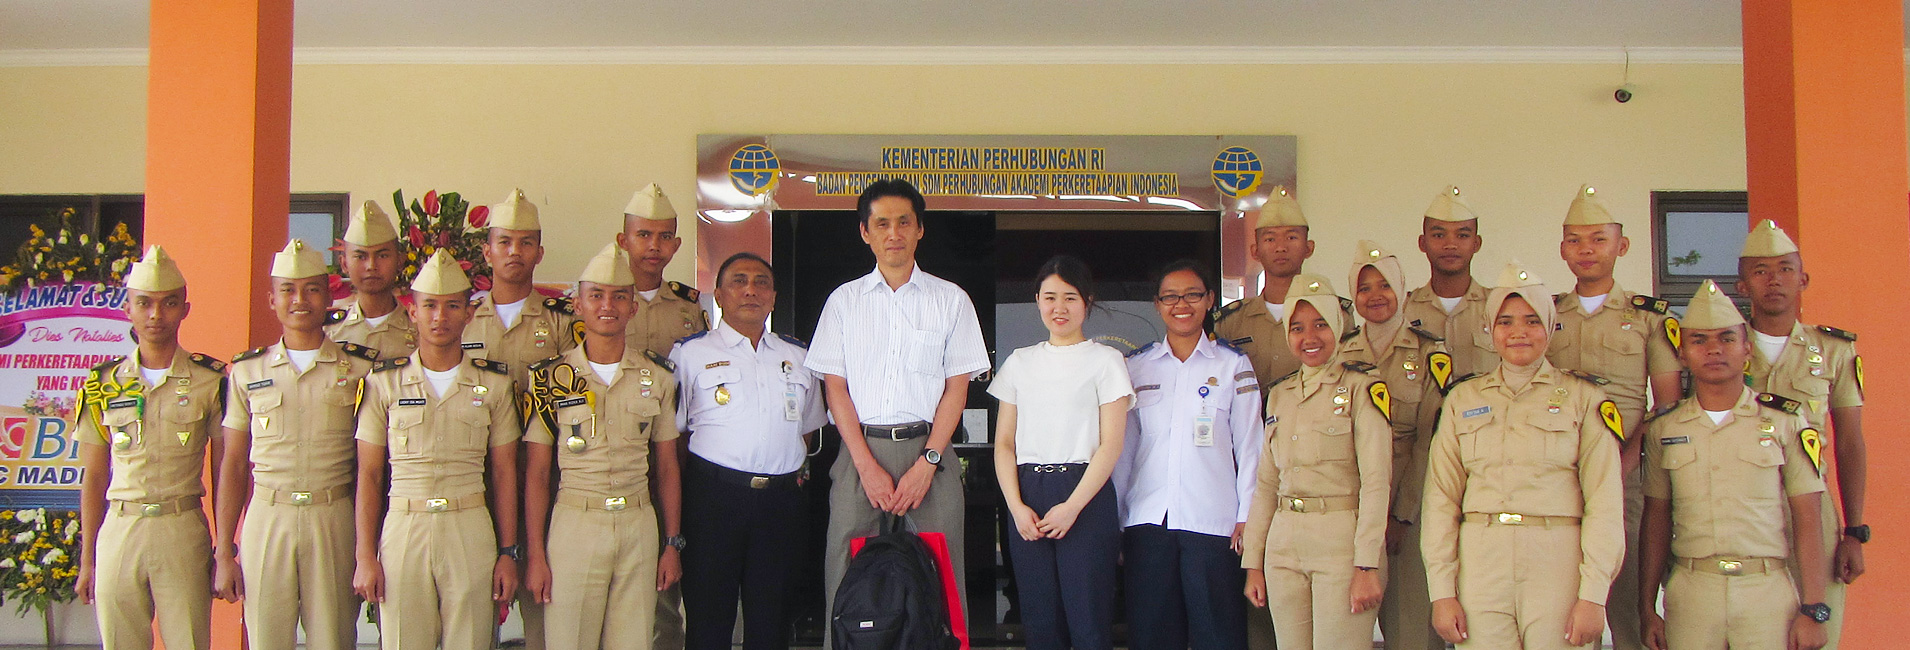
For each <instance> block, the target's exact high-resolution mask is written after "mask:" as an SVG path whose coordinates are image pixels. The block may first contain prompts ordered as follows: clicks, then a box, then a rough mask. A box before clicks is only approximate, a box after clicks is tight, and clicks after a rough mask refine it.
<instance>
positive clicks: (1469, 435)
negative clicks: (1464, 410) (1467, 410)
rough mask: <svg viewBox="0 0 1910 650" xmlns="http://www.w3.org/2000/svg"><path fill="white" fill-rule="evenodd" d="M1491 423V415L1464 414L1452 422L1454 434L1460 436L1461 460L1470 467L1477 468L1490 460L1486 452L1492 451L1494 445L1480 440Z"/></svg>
mask: <svg viewBox="0 0 1910 650" xmlns="http://www.w3.org/2000/svg"><path fill="white" fill-rule="evenodd" d="M1489 424H1492V416H1490V415H1475V416H1472V417H1463V416H1462V417H1460V418H1459V419H1458V420H1456V421H1454V422H1453V423H1452V432H1453V435H1455V436H1457V437H1458V438H1459V460H1460V462H1461V463H1463V464H1464V465H1465V466H1466V467H1467V468H1468V469H1476V468H1479V467H1482V466H1484V465H1485V464H1486V463H1488V462H1490V459H1488V458H1486V456H1485V453H1486V452H1487V451H1491V450H1492V446H1491V445H1485V444H1482V443H1481V442H1480V441H1481V440H1482V439H1483V438H1484V437H1485V430H1486V425H1489Z"/></svg>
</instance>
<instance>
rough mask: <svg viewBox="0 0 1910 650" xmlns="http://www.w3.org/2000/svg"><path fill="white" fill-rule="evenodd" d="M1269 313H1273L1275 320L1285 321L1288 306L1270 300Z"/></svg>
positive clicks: (1268, 304)
mask: <svg viewBox="0 0 1910 650" xmlns="http://www.w3.org/2000/svg"><path fill="white" fill-rule="evenodd" d="M1267 313H1269V314H1273V319H1274V320H1277V321H1285V320H1286V318H1287V306H1286V305H1285V304H1283V303H1277V302H1268V303H1267Z"/></svg>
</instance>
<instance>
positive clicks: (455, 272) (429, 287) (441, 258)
mask: <svg viewBox="0 0 1910 650" xmlns="http://www.w3.org/2000/svg"><path fill="white" fill-rule="evenodd" d="M411 290H412V291H416V292H418V293H423V294H430V295H433V296H455V295H462V294H464V293H465V292H467V291H470V290H471V278H469V277H466V276H465V275H464V269H462V268H460V267H459V266H458V261H457V260H456V259H453V258H452V257H451V254H450V253H446V252H444V249H442V248H440V249H438V252H435V253H432V254H431V259H429V260H426V261H425V263H424V267H423V268H420V269H418V277H416V278H412V280H411Z"/></svg>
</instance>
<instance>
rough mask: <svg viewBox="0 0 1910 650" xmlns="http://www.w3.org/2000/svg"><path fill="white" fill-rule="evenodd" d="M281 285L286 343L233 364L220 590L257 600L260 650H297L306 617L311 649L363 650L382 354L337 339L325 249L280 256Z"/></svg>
mask: <svg viewBox="0 0 1910 650" xmlns="http://www.w3.org/2000/svg"><path fill="white" fill-rule="evenodd" d="M271 278H272V280H271V287H270V289H271V295H272V298H271V308H272V312H273V314H275V315H277V316H278V319H279V324H280V326H281V327H282V328H283V335H282V338H280V339H279V342H278V343H277V344H275V345H271V346H268V347H263V348H253V349H252V350H249V351H246V352H243V353H241V354H239V356H238V357H236V358H234V359H233V360H232V370H231V378H232V379H231V383H230V391H229V395H228V396H227V400H226V411H225V423H224V424H225V432H224V437H225V457H224V458H223V460H222V462H223V463H224V468H223V469H224V471H223V472H222V474H221V476H220V479H219V480H220V483H219V499H218V501H219V510H218V514H219V516H218V523H219V525H218V537H217V544H216V547H215V549H214V551H215V552H214V554H213V555H214V558H215V560H216V569H215V570H214V572H213V581H212V583H213V589H214V590H215V591H216V592H218V593H219V595H220V596H221V597H223V598H225V599H226V600H228V601H233V600H238V599H239V598H240V597H242V596H243V597H244V598H245V600H246V603H245V605H246V606H245V631H246V640H247V642H248V643H247V645H248V646H249V647H252V648H258V649H260V650H269V649H274V648H283V649H285V650H291V648H292V647H293V646H294V645H297V643H298V626H299V623H300V621H301V620H302V621H303V622H304V624H305V642H306V645H307V646H308V647H310V648H312V649H313V650H318V649H321V648H326V649H332V650H349V649H350V648H355V647H357V645H358V625H357V621H355V620H354V619H355V618H356V613H357V611H358V599H357V597H356V596H354V595H353V594H352V588H351V577H352V569H353V568H354V567H353V563H352V534H353V531H352V498H351V497H352V477H353V472H354V470H356V469H357V460H356V457H355V453H356V451H357V450H356V448H355V447H356V443H355V442H353V439H352V435H353V433H354V432H355V431H356V429H357V425H358V414H357V409H356V407H357V405H358V390H359V387H360V385H361V383H362V382H363V381H364V378H365V374H366V373H368V372H371V364H372V361H374V360H375V359H376V357H377V354H378V353H377V352H376V351H374V350H371V349H370V348H366V347H363V346H359V345H356V344H352V343H346V344H343V345H340V344H337V343H333V342H331V341H329V340H327V339H326V338H325V330H324V329H323V328H322V327H321V325H322V323H323V322H324V318H325V310H326V308H327V307H328V306H330V305H331V302H332V295H331V288H330V287H329V286H328V284H329V282H328V278H327V277H326V271H325V257H324V255H323V254H321V253H319V251H318V250H317V249H313V248H307V247H306V246H305V242H302V241H299V240H296V239H294V240H292V241H291V243H289V244H287V245H286V246H285V250H283V251H280V252H279V254H278V255H275V256H273V257H272V275H271ZM248 500H249V501H250V502H251V503H250V505H248V504H247V502H248ZM241 516H243V517H244V518H245V529H244V532H243V533H240V534H238V535H235V533H239V519H240V517H241ZM235 536H239V537H240V540H239V541H240V543H239V544H237V546H236V548H235V546H234V543H233V542H234V539H233V538H234V537H235ZM235 554H236V557H235ZM240 567H244V569H243V570H241V568H240Z"/></svg>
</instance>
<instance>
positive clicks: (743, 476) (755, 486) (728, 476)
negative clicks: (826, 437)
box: [686, 454, 802, 490]
mask: <svg viewBox="0 0 1910 650" xmlns="http://www.w3.org/2000/svg"><path fill="white" fill-rule="evenodd" d="M686 465H687V467H686V469H688V470H689V471H690V472H692V473H695V474H700V475H703V476H705V477H708V478H712V479H715V480H716V481H718V482H720V483H728V484H730V485H736V486H740V487H746V488H749V489H752V490H767V489H770V488H777V489H784V488H787V489H792V490H793V489H796V488H797V487H799V486H800V484H799V483H798V482H797V479H798V478H799V477H800V476H801V475H802V471H801V470H797V471H794V472H790V473H788V474H751V473H749V472H745V471H742V470H735V469H730V468H728V467H724V466H722V465H718V464H716V463H712V462H710V461H708V460H705V459H704V458H703V457H702V456H698V455H696V454H690V462H688V463H686Z"/></svg>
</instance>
